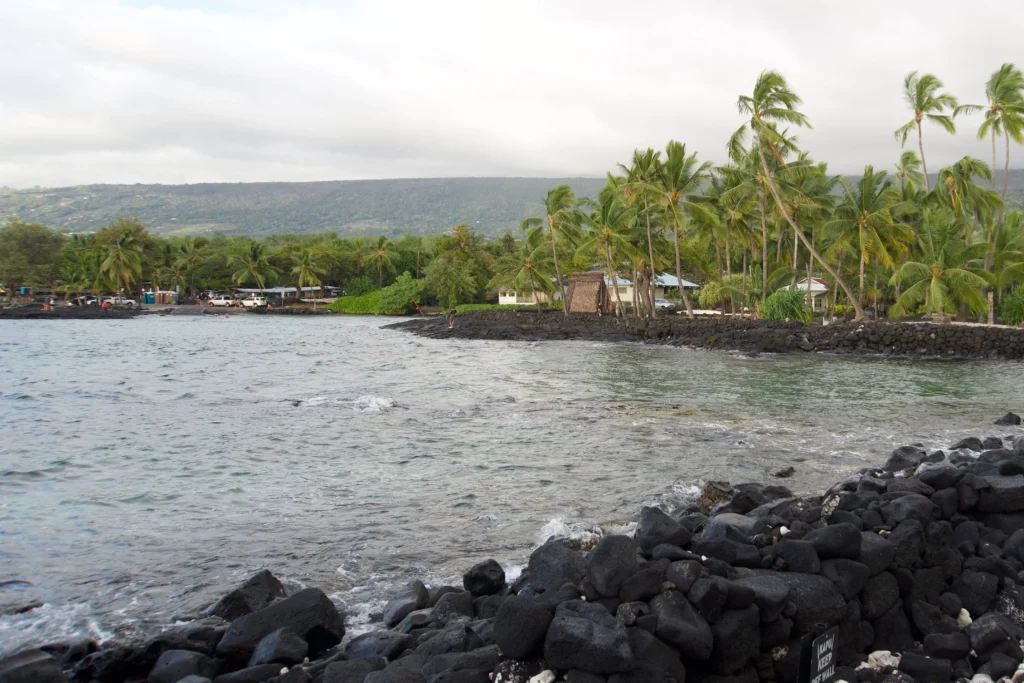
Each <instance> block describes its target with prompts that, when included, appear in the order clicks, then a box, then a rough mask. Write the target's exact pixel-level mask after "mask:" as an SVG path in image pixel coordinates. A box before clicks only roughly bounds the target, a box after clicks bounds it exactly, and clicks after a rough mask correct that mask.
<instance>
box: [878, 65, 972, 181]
mask: <svg viewBox="0 0 1024 683" xmlns="http://www.w3.org/2000/svg"><path fill="white" fill-rule="evenodd" d="M941 88H942V81H940V80H939V79H938V77H936V76H935V75H934V74H924V75H922V76H918V74H917V71H911V72H910V73H909V74H907V76H906V78H904V79H903V99H904V100H905V101H906V103H907V104H908V105H910V108H911V109H912V110H913V111H914V118H912V119H910V120H909V121H907V122H906V123H905V124H903V125H902V126H900V127H899V128H897V129H896V132H895V133H894V134H893V135H894V136H895V137H896V139H897V140H899V141H900V145H906V144H907V136H908V135H909V134H910V131H912V130H914V129H915V128H916V129H917V146H918V148H919V149H920V150H921V166H922V167H923V168H924V189H925V190H931V187H929V185H928V163H927V162H926V161H925V158H924V136H923V135H922V133H921V122H922V121H923V120H924V119H928V120H929V121H932V122H934V123H937V124H939V125H940V126H942V127H943V128H944V129H945V130H946V131H947V132H948V133H956V124H954V123H953V116H951V115H949V114H945V113H944V112H945V111H946V110H947V109H950V110H952V111H953V112H954V113H955V112H956V108H957V106H959V103H958V102H957V99H956V97H954V96H953V95H950V94H949V93H940V92H939V90H940V89H941Z"/></svg>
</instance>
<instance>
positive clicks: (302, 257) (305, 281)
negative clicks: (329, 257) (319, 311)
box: [292, 249, 327, 310]
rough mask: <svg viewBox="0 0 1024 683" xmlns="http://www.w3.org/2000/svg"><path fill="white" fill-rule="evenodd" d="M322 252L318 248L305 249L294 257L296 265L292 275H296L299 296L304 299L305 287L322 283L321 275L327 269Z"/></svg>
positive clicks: (314, 299) (314, 298) (314, 300)
mask: <svg viewBox="0 0 1024 683" xmlns="http://www.w3.org/2000/svg"><path fill="white" fill-rule="evenodd" d="M321 257H322V254H321V253H320V251H319V250H318V249H303V250H302V251H300V252H299V253H298V254H296V255H295V256H293V257H292V261H293V262H294V263H295V267H294V268H292V275H295V276H296V279H297V282H298V290H297V292H296V294H297V296H298V298H299V299H300V300H301V299H302V288H303V287H317V286H319V285H320V277H319V276H321V275H323V274H324V273H325V272H327V269H326V268H324V267H323V264H321V262H320V260H321ZM313 310H316V297H315V296H314V297H313Z"/></svg>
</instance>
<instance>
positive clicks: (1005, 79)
mask: <svg viewBox="0 0 1024 683" xmlns="http://www.w3.org/2000/svg"><path fill="white" fill-rule="evenodd" d="M985 98H986V99H987V100H988V104H964V105H961V106H959V107H957V109H956V113H957V114H960V113H972V112H976V111H984V112H985V120H984V121H982V122H981V126H980V127H979V128H978V139H979V140H983V139H984V138H985V136H986V135H988V136H990V137H991V138H992V170H993V172H994V171H995V168H996V136H997V135H1002V136H1003V137H1004V138H1005V139H1006V160H1005V165H1004V166H1003V195H1002V199H1003V203H1004V204H1005V203H1006V191H1007V188H1008V185H1007V183H1008V180H1009V178H1008V176H1009V173H1010V139H1011V138H1012V139H1013V140H1014V141H1015V142H1017V143H1018V144H1020V143H1022V142H1024V73H1021V71H1020V69H1018V68H1017V67H1016V66H1015V65H1013V64H1010V63H1006V64H1003V65H1002V66H1001V67H999V69H998V70H997V71H995V72H994V73H993V74H992V76H991V77H990V78H989V79H988V82H987V83H986V84H985ZM995 187H996V186H995V176H994V175H993V177H992V189H993V190H994V189H995Z"/></svg>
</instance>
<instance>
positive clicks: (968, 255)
mask: <svg viewBox="0 0 1024 683" xmlns="http://www.w3.org/2000/svg"><path fill="white" fill-rule="evenodd" d="M959 222H960V221H959V220H958V219H956V218H955V217H954V216H953V214H951V213H950V212H948V211H935V210H928V209H926V210H925V211H924V214H923V220H922V225H921V229H920V230H919V231H918V234H917V245H918V249H919V252H920V253H919V255H917V256H916V257H913V258H912V259H911V260H908V261H907V262H906V263H904V264H903V265H902V266H900V267H899V269H898V270H897V271H896V272H895V273H894V274H893V276H892V279H891V280H890V284H900V285H903V286H907V289H906V291H904V292H903V294H902V295H901V296H900V298H899V299H898V300H897V301H896V304H895V305H894V306H893V307H892V308H890V309H889V315H890V316H892V317H900V316H904V315H908V314H912V313H914V311H916V310H917V307H918V305H920V304H922V303H923V304H924V306H925V311H926V313H928V314H931V315H932V316H933V317H939V316H942V315H945V314H946V313H949V312H952V311H953V310H954V309H955V307H956V306H958V305H966V306H967V308H968V309H969V310H970V311H972V312H974V313H982V312H984V311H986V310H987V309H988V301H987V300H986V298H985V295H984V293H983V290H984V288H985V286H986V285H987V284H988V281H987V279H986V274H985V271H984V270H982V269H981V268H977V267H973V266H972V265H971V262H972V261H975V262H976V261H978V260H979V259H981V258H983V257H984V255H985V251H986V250H987V248H988V247H987V245H985V244H984V243H981V242H976V243H974V244H971V245H967V244H964V241H963V239H961V237H960V228H961V226H959V225H957V223H959Z"/></svg>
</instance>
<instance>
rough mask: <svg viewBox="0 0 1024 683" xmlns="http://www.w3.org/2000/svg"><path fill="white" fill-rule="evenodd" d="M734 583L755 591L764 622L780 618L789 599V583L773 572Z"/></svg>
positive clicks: (741, 579)
mask: <svg viewBox="0 0 1024 683" xmlns="http://www.w3.org/2000/svg"><path fill="white" fill-rule="evenodd" d="M733 584H734V585H737V586H742V587H745V588H749V589H751V590H752V591H753V592H754V603H755V604H756V605H757V607H758V609H759V611H760V616H761V620H762V621H764V622H771V621H775V620H776V619H778V618H779V616H781V614H782V610H783V608H784V607H785V606H786V602H787V601H788V600H789V585H788V584H787V583H786V582H785V581H783V580H782V579H780V578H778V577H776V576H772V575H771V574H767V573H765V574H758V575H756V576H748V577H743V578H740V579H737V580H736V581H734V582H733ZM787 637H788V636H787Z"/></svg>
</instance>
